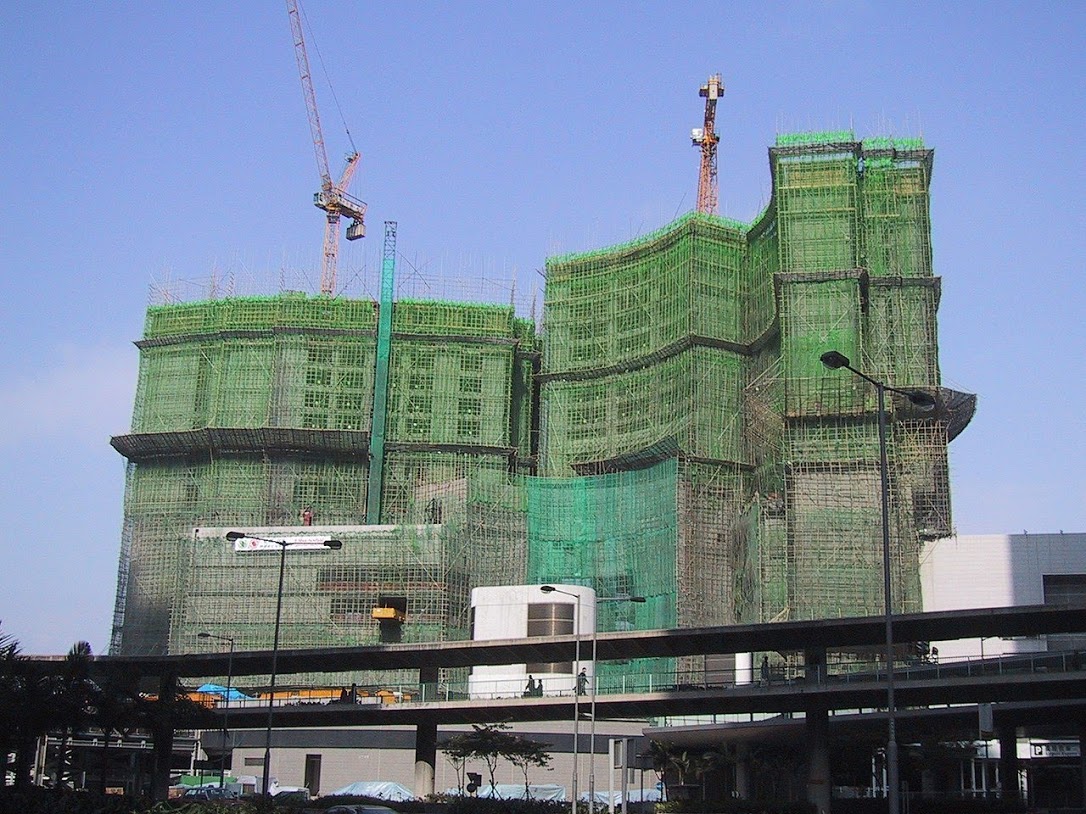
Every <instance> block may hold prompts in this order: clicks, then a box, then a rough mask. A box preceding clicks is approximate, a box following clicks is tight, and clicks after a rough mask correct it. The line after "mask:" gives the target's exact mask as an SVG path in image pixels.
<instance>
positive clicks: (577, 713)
mask: <svg viewBox="0 0 1086 814" xmlns="http://www.w3.org/2000/svg"><path fill="white" fill-rule="evenodd" d="M539 590H541V591H542V592H543V593H545V594H564V595H566V596H572V597H573V598H574V599H575V600H576V601H577V607H576V616H574V617H573V638H574V650H573V776H572V779H571V783H570V785H571V786H572V787H573V804H572V806H571V807H570V811H571V812H572V814H577V758H578V743H577V736H578V733H579V731H580V718H581V704H580V700H581V688H580V680H581V678H580V676H581V595H580V594H575V593H573V592H572V591H563V590H562V589H561V588H555V587H554V586H553V585H540V586H539ZM593 670H595V667H593Z"/></svg>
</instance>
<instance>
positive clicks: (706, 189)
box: [690, 73, 724, 215]
mask: <svg viewBox="0 0 1086 814" xmlns="http://www.w3.org/2000/svg"><path fill="white" fill-rule="evenodd" d="M699 95H700V96H704V97H705V124H704V125H703V126H702V127H695V128H694V129H693V130H692V131H690V140H691V141H692V142H693V143H694V146H695V147H700V148H701V172H700V173H699V174H698V211H699V212H706V213H708V214H710V215H716V214H719V212H718V203H717V180H716V145H717V144H719V143H720V136H718V135H717V134H716V131H715V130H714V129H713V127H714V125H715V123H716V100H717V99H719V98H720V97H721V96H723V95H724V82H723V81H722V80H721V78H720V74H718V73H717V74H713V75H712V76H710V77H709V81H708V82H706V83H705V84H704V85H702V86H701V91H700V92H699Z"/></svg>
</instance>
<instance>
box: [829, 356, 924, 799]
mask: <svg viewBox="0 0 1086 814" xmlns="http://www.w3.org/2000/svg"><path fill="white" fill-rule="evenodd" d="M819 358H820V360H821V362H822V364H824V365H825V366H826V367H828V368H829V369H830V370H837V369H839V368H844V369H845V370H848V371H849V372H851V373H853V374H855V375H856V376H859V377H860V378H861V379H863V380H864V381H865V382H868V383H869V384H872V385H874V387H875V391H876V393H878V406H879V475H880V478H881V481H882V500H881V502H882V591H883V600H884V602H885V612H884V614H883V617H884V619H885V623H886V721H887V728H888V731H887V735H886V801H887V808H888V810H889V814H900V812H901V799H900V794H901V789H900V786H899V780H898V761H897V723H896V721H895V717H896V710H895V707H894V627H893V624H894V621H893V619H894V608H893V604H892V602H891V593H890V590H891V579H890V469H889V465H888V464H887V461H886V391H887V390H889V391H890V392H891V393H897V394H898V395H900V396H904V397H905V398H907V399H908V400H909V401H910V402H911V403H912V404H913V405H915V406H916V407H918V408H919V409H920V410H923V411H925V412H927V411H930V410H934V409H935V397H934V396H932V395H931V394H930V393H925V392H923V391H921V390H899V389H898V388H896V387H890V386H889V385H887V384H883V383H882V382H880V381H877V380H876V379H872V378H871V377H870V376H868V375H867V374H866V373H861V372H860V371H859V370H857V369H856V368H854V367H853V366H852V363H851V362H850V361H849V358H848V357H847V356H845V355H844V354H843V353H838V352H837V351H835V350H831V351H826V352H825V353H823V354H822V356H821V357H819Z"/></svg>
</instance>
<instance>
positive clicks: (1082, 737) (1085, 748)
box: [1078, 723, 1086, 805]
mask: <svg viewBox="0 0 1086 814" xmlns="http://www.w3.org/2000/svg"><path fill="white" fill-rule="evenodd" d="M1078 755H1079V757H1078V766H1079V776H1080V780H1079V784H1080V786H1081V788H1080V791H1081V793H1082V804H1083V805H1086V723H1080V724H1079V726H1078Z"/></svg>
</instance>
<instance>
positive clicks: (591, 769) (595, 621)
mask: <svg viewBox="0 0 1086 814" xmlns="http://www.w3.org/2000/svg"><path fill="white" fill-rule="evenodd" d="M644 601H645V597H643V596H626V595H620V596H597V597H596V606H597V609H598V607H599V603H600V602H641V603H643V602H644ZM599 629H600V615H599V613H598V611H593V613H592V713H591V714H592V729H591V730H590V733H589V736H588V754H589V760H588V814H596V692H597V691H598V689H599V663H598V662H597V661H596V636H597V634H598V633H599ZM625 788H626V786H625V785H623V789H625ZM622 810H623V811H625V810H626V801H625V800H623V801H622Z"/></svg>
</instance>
